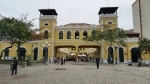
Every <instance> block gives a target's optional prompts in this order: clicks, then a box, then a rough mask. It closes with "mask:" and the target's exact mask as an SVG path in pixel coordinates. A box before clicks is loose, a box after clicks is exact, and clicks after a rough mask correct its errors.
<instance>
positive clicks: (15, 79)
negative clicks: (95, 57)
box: [0, 62, 150, 84]
mask: <svg viewBox="0 0 150 84" xmlns="http://www.w3.org/2000/svg"><path fill="white" fill-rule="evenodd" d="M149 83H150V68H149V67H131V66H127V64H117V65H115V64H113V65H111V64H100V69H96V65H95V62H87V63H86V62H77V63H75V62H66V64H65V65H60V64H59V65H58V64H54V63H47V65H44V64H43V65H37V66H29V67H26V68H21V67H18V74H17V75H13V76H11V71H10V65H3V64H0V84H149Z"/></svg>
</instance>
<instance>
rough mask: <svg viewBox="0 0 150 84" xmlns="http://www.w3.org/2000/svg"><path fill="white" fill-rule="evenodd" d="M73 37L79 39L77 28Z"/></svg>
mask: <svg viewBox="0 0 150 84" xmlns="http://www.w3.org/2000/svg"><path fill="white" fill-rule="evenodd" d="M75 39H79V30H76V31H75Z"/></svg>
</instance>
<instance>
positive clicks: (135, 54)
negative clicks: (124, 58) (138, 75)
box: [131, 48, 141, 62]
mask: <svg viewBox="0 0 150 84" xmlns="http://www.w3.org/2000/svg"><path fill="white" fill-rule="evenodd" d="M139 57H140V58H141V52H140V50H139V49H138V48H132V49H131V59H132V62H138V58H139Z"/></svg>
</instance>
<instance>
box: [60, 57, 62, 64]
mask: <svg viewBox="0 0 150 84" xmlns="http://www.w3.org/2000/svg"><path fill="white" fill-rule="evenodd" d="M60 61H61V65H63V57H61V59H60Z"/></svg>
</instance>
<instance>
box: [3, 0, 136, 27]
mask: <svg viewBox="0 0 150 84" xmlns="http://www.w3.org/2000/svg"><path fill="white" fill-rule="evenodd" d="M134 1H135V0H108V6H111V7H112V6H117V7H119V9H118V16H119V19H118V23H119V27H120V28H123V29H133V20H132V4H133V2H134ZM100 7H107V0H49V8H53V9H56V11H57V13H58V25H64V24H68V23H88V24H98V19H99V16H98V11H99V9H100ZM47 8H48V0H0V14H2V15H3V16H10V15H11V16H14V17H19V16H20V15H21V14H23V13H24V14H29V16H28V17H29V19H34V18H39V15H40V13H39V11H38V9H47ZM34 24H35V25H37V27H38V25H39V20H38V19H37V20H35V21H34Z"/></svg>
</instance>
